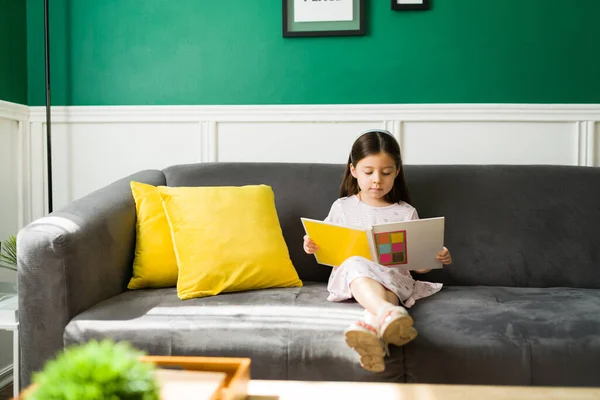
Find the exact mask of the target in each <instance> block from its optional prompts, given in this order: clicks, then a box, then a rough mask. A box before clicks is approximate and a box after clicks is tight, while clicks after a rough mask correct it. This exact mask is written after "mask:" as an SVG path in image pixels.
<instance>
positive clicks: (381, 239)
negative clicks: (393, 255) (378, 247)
mask: <svg viewBox="0 0 600 400" xmlns="http://www.w3.org/2000/svg"><path fill="white" fill-rule="evenodd" d="M389 242H390V235H385V234H384V235H377V244H388V243H389Z"/></svg>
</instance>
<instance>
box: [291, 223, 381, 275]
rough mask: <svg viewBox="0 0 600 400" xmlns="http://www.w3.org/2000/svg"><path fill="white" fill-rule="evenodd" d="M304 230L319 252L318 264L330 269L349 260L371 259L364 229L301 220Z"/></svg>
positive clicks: (316, 254)
mask: <svg viewBox="0 0 600 400" xmlns="http://www.w3.org/2000/svg"><path fill="white" fill-rule="evenodd" d="M300 219H301V220H302V224H303V225H304V230H305V231H306V234H307V235H308V237H310V238H311V239H312V240H313V242H315V243H317V245H318V246H319V250H317V252H316V253H315V257H316V259H317V262H318V263H319V264H322V265H329V266H330V267H339V266H340V264H341V263H343V262H344V261H345V260H346V259H347V258H349V257H352V256H362V257H365V258H367V259H369V260H370V259H371V250H370V247H369V239H368V236H367V232H366V230H364V229H358V228H348V227H346V226H341V225H335V224H331V223H328V222H323V221H318V220H315V219H309V218H300Z"/></svg>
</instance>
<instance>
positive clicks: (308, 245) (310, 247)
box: [303, 235, 319, 254]
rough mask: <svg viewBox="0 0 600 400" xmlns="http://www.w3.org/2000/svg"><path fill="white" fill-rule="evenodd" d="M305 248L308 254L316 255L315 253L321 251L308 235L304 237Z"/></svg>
mask: <svg viewBox="0 0 600 400" xmlns="http://www.w3.org/2000/svg"><path fill="white" fill-rule="evenodd" d="M303 248H304V251H305V252H306V254H314V253H315V251H317V250H319V246H317V245H316V244H315V242H313V241H312V239H311V238H309V237H308V235H304V246H303Z"/></svg>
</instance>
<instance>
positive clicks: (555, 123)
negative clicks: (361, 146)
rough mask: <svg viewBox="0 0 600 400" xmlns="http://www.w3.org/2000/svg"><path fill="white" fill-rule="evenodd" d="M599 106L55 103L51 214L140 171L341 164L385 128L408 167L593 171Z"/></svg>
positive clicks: (33, 158) (41, 193)
mask: <svg viewBox="0 0 600 400" xmlns="http://www.w3.org/2000/svg"><path fill="white" fill-rule="evenodd" d="M29 122H30V127H29V130H28V132H30V135H29V141H28V142H27V146H26V147H25V148H24V151H25V153H24V154H23V158H24V159H26V160H28V166H29V168H30V172H31V174H30V175H25V176H28V177H30V180H29V181H28V182H27V184H28V185H29V192H28V193H29V194H30V198H29V199H28V200H29V202H27V201H26V202H25V206H22V207H25V208H27V210H26V212H25V213H24V215H25V216H26V217H31V218H37V217H40V216H42V215H44V214H45V213H46V204H47V201H46V199H45V195H46V192H47V190H46V187H45V185H46V169H45V168H46V167H45V164H46V162H45V108H44V107H31V108H30V115H29ZM599 122H600V105H524V104H482V105H479V104H451V105H436V104H432V105H309V106H306V105H290V106H142V107H137V106H107V107H53V108H52V138H53V139H52V159H53V163H52V165H53V198H54V209H59V208H60V207H62V206H64V205H65V204H67V203H68V202H69V201H72V200H74V199H77V198H80V197H82V196H84V195H86V194H87V193H89V192H91V191H93V190H95V189H98V188H100V187H102V186H104V185H106V184H108V183H110V182H113V181H115V180H117V179H119V178H121V177H124V176H126V175H128V174H131V173H133V172H136V171H138V170H141V169H152V168H155V169H161V168H164V167H166V166H169V165H173V164H182V163H193V162H228V161H245V162H254V161H280V162H306V163H309V162H310V163H313V162H322V163H343V162H345V161H346V159H347V157H348V151H349V149H350V146H351V144H352V142H353V141H354V139H355V138H356V137H357V135H358V134H359V133H360V132H362V131H363V130H365V129H368V128H386V129H389V130H390V131H391V132H392V133H393V134H394V135H395V136H396V138H397V139H398V140H399V142H400V144H401V146H402V151H403V157H404V160H405V163H407V164H556V165H582V166H598V165H600V164H599V163H600V140H599V139H598V134H599V132H600V129H599V127H598V125H599Z"/></svg>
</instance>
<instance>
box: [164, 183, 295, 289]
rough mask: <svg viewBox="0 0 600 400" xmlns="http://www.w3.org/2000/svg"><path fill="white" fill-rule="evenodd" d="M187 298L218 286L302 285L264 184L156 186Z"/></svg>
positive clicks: (178, 281) (180, 279) (268, 191)
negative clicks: (191, 186)
mask: <svg viewBox="0 0 600 400" xmlns="http://www.w3.org/2000/svg"><path fill="white" fill-rule="evenodd" d="M159 191H160V196H161V199H162V201H163V206H164V209H165V212H166V214H167V220H168V221H169V227H170V230H171V236H172V238H173V248H174V250H175V257H176V258H177V266H178V268H179V277H178V279H177V295H178V296H179V298H180V299H182V300H186V299H191V298H194V297H205V296H213V295H215V294H219V293H222V292H239V291H242V290H252V289H267V288H275V287H292V286H302V281H300V278H298V273H297V272H296V270H295V269H294V266H293V265H292V262H291V260H290V255H289V253H288V248H287V246H286V244H285V240H284V239H283V235H282V234H281V227H280V226H279V220H278V218H277V210H276V209H275V200H274V195H273V190H272V189H271V188H270V187H269V186H266V185H248V186H218V187H194V188H190V187H178V188H171V187H161V188H159Z"/></svg>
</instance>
